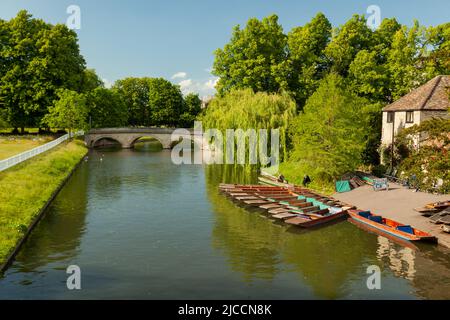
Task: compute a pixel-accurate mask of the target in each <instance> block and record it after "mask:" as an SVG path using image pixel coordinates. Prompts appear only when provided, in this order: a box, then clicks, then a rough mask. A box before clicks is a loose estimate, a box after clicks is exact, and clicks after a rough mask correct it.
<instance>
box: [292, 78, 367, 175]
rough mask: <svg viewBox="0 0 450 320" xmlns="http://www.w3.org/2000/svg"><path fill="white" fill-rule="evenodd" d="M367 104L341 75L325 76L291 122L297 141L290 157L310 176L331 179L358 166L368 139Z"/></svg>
mask: <svg viewBox="0 0 450 320" xmlns="http://www.w3.org/2000/svg"><path fill="white" fill-rule="evenodd" d="M366 105H367V101H366V100H365V99H363V98H361V97H358V96H356V95H355V94H353V93H352V92H351V91H350V90H348V88H347V87H346V86H345V84H344V80H343V79H342V78H341V77H340V76H338V75H336V74H330V75H329V76H327V77H326V78H324V80H322V82H321V84H320V86H319V88H318V89H317V91H316V92H315V93H313V94H312V95H311V97H310V98H309V99H308V100H307V102H306V105H305V108H304V109H303V112H302V113H301V114H300V115H299V116H298V117H297V118H296V121H295V122H294V123H293V124H291V125H290V127H291V128H292V132H293V137H292V139H293V140H292V142H293V144H294V149H293V151H292V154H291V157H290V161H291V162H295V163H296V164H297V165H299V166H300V167H301V168H302V169H301V170H302V171H303V172H305V173H307V174H309V175H310V176H312V177H314V178H319V179H324V180H328V181H333V179H336V178H338V177H339V176H340V175H342V174H344V173H346V172H348V171H351V170H354V169H356V168H357V166H358V165H359V164H361V161H362V160H361V154H362V152H363V150H364V148H365V142H366V141H365V130H366V128H367V116H366V115H365V112H364V107H365V106H366Z"/></svg>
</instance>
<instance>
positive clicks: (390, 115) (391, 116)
mask: <svg viewBox="0 0 450 320" xmlns="http://www.w3.org/2000/svg"><path fill="white" fill-rule="evenodd" d="M392 122H394V112H392V111H389V112H388V113H387V123H392Z"/></svg>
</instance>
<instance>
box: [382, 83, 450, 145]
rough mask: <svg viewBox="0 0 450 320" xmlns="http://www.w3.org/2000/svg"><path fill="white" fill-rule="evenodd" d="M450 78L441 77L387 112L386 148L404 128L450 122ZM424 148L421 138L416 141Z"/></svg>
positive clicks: (384, 117) (384, 109)
mask: <svg viewBox="0 0 450 320" xmlns="http://www.w3.org/2000/svg"><path fill="white" fill-rule="evenodd" d="M449 90H450V75H444V76H437V77H435V78H433V79H431V80H430V81H428V82H427V83H425V84H424V85H422V86H420V87H418V88H416V89H414V90H413V91H411V92H410V93H408V94H407V95H405V96H403V97H401V98H400V99H398V100H397V101H395V102H393V103H391V104H389V105H387V106H386V107H384V108H383V126H382V133H381V144H382V146H385V147H386V146H389V145H391V144H392V141H393V140H395V136H396V135H397V134H398V132H399V131H400V130H402V129H403V128H408V127H411V126H413V125H415V124H419V123H421V122H422V121H424V120H427V119H430V118H437V117H442V118H448V117H449V113H448V109H449V108H450V99H449V94H450V92H449ZM414 144H415V145H416V146H419V145H420V137H415V138H414Z"/></svg>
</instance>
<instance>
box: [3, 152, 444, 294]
mask: <svg viewBox="0 0 450 320" xmlns="http://www.w3.org/2000/svg"><path fill="white" fill-rule="evenodd" d="M222 181H223V182H241V183H252V182H255V181H256V175H255V173H254V172H252V171H248V170H243V169H241V168H239V167H233V166H220V165H212V166H203V165H181V166H177V165H174V164H172V162H171V159H170V151H161V152H142V151H137V150H114V151H106V150H100V151H99V150H94V151H91V152H90V153H89V160H88V161H86V162H83V163H82V164H81V166H80V167H79V168H78V169H77V170H76V171H75V173H74V175H73V176H72V178H71V179H70V180H69V182H68V183H67V184H66V185H65V187H64V188H63V189H62V191H61V192H60V193H59V195H58V196H57V198H56V199H55V201H54V202H53V204H52V205H51V206H50V207H49V209H48V212H47V213H46V215H45V217H44V219H43V220H42V221H41V222H40V223H39V225H38V226H37V227H36V229H35V230H34V231H33V233H32V234H31V236H30V238H29V240H28V241H27V242H26V244H25V246H24V247H23V248H22V250H21V252H20V253H19V255H18V256H17V258H16V260H15V262H14V263H13V264H12V266H11V267H10V268H9V269H8V270H7V271H6V272H5V274H4V275H3V277H2V278H1V279H0V299H93V298H99V299H423V298H433V299H450V254H449V252H448V250H446V249H444V248H440V247H433V246H431V245H425V246H420V248H419V250H413V249H410V248H406V247H403V246H401V245H399V244H396V243H393V242H391V241H389V240H387V239H386V238H383V237H380V236H377V235H374V234H371V233H368V232H366V231H364V230H361V229H359V228H357V227H356V226H354V225H352V224H350V223H348V222H346V221H344V222H341V223H337V224H334V225H331V226H327V227H324V228H320V229H317V230H312V231H302V230H299V229H297V228H295V227H290V228H288V227H286V226H283V225H279V224H276V223H274V222H272V221H271V220H269V219H267V218H266V217H265V216H264V215H262V214H260V213H257V212H249V211H246V210H245V209H243V208H241V207H238V206H237V205H236V204H234V203H233V202H231V201H230V200H229V199H227V198H226V197H224V196H223V195H221V194H220V193H219V192H218V189H217V186H218V184H219V183H220V182H222ZM69 265H77V266H79V267H80V269H81V290H68V289H67V286H66V280H67V277H68V276H69V275H68V274H67V273H66V269H67V267H68V266H69ZM371 265H375V266H378V267H379V268H380V270H381V282H380V286H381V289H379V290H378V289H373V290H369V289H368V287H367V279H368V277H369V276H370V275H371V274H368V273H367V268H368V267H369V266H371Z"/></svg>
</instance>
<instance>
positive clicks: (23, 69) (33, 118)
mask: <svg viewBox="0 0 450 320" xmlns="http://www.w3.org/2000/svg"><path fill="white" fill-rule="evenodd" d="M0 39H1V40H2V42H1V46H0V59H1V62H2V63H1V65H2V66H1V67H0V68H2V73H1V74H0V96H1V97H2V99H3V102H4V104H3V107H2V108H3V109H4V110H5V111H6V114H7V120H8V122H9V123H10V124H11V125H12V126H14V127H22V128H23V127H24V126H37V125H39V123H40V119H41V118H42V116H43V115H44V114H45V113H47V108H48V107H49V106H50V105H51V104H52V102H53V100H54V99H55V98H56V91H57V90H58V89H59V88H67V89H72V90H78V89H79V86H80V83H81V77H82V74H83V70H84V69H85V61H84V59H83V57H82V56H81V54H80V51H79V47H78V42H77V41H78V40H77V35H76V33H75V32H74V31H72V30H69V29H68V28H67V27H66V26H65V25H62V24H57V25H51V24H48V23H45V22H44V21H43V20H40V19H34V18H32V17H31V15H30V14H28V13H27V12H26V11H24V10H23V11H20V12H19V13H18V14H17V16H16V17H15V18H13V19H11V20H10V21H6V22H5V21H2V22H1V23H0Z"/></svg>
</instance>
